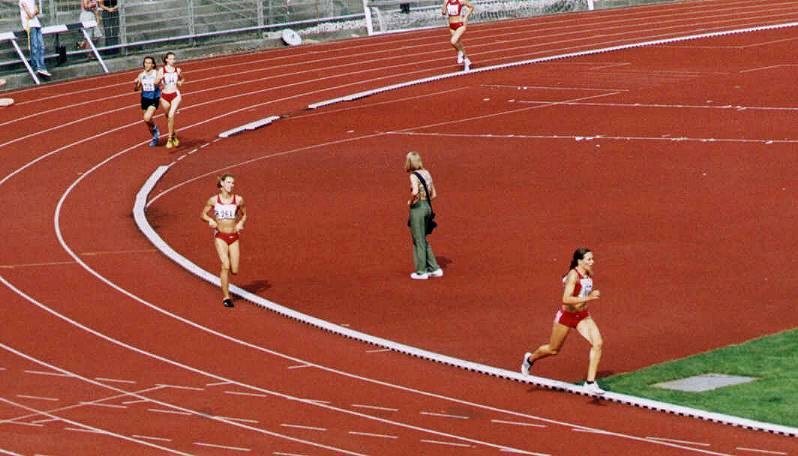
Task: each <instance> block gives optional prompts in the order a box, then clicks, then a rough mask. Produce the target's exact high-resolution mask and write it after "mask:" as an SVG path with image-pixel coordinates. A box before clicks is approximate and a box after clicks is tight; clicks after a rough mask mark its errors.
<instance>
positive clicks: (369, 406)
mask: <svg viewBox="0 0 798 456" xmlns="http://www.w3.org/2000/svg"><path fill="white" fill-rule="evenodd" d="M352 407H355V408H364V409H369V410H381V411H383V412H398V411H399V409H397V408H390V407H378V406H376V405H366V404H352Z"/></svg>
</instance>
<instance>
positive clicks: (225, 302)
mask: <svg viewBox="0 0 798 456" xmlns="http://www.w3.org/2000/svg"><path fill="white" fill-rule="evenodd" d="M222 305H223V306H225V307H235V304H233V300H232V299H230V298H225V299H223V300H222Z"/></svg>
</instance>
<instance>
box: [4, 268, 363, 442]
mask: <svg viewBox="0 0 798 456" xmlns="http://www.w3.org/2000/svg"><path fill="white" fill-rule="evenodd" d="M0 281H1V282H3V283H4V284H5V285H6V286H7V287H9V288H11V289H12V290H14V292H16V293H17V294H18V295H20V296H21V297H23V298H25V299H26V300H27V301H29V302H30V303H32V304H33V305H35V306H37V307H39V308H40V309H42V310H44V311H46V312H48V313H50V314H52V315H55V316H57V317H58V318H60V319H62V320H64V321H66V322H68V323H70V324H72V325H73V326H75V327H77V328H80V329H82V330H84V331H86V332H88V333H90V334H92V335H95V336H97V337H99V338H101V339H103V340H106V341H108V342H110V343H112V344H115V345H118V346H120V347H122V348H125V349H127V350H130V351H133V352H136V353H139V354H143V355H145V356H148V357H150V358H153V359H156V360H158V361H163V362H166V363H167V364H172V365H174V366H177V367H181V368H185V369H187V370H189V371H190V372H193V373H195V374H200V375H204V376H207V377H210V378H213V379H218V380H224V381H229V382H231V383H232V384H238V383H237V382H235V381H233V380H228V379H224V378H223V377H219V376H216V375H214V374H211V373H206V372H203V371H201V370H199V369H195V368H193V367H190V366H184V365H182V364H180V363H178V362H176V361H172V360H169V359H167V358H163V357H160V356H158V355H156V354H153V353H149V352H147V351H145V350H142V349H139V348H137V347H133V346H132V345H128V344H126V343H124V342H122V341H118V340H116V339H114V338H112V337H109V336H106V335H105V334H102V333H100V332H97V331H95V330H93V329H91V328H89V327H87V326H84V325H82V324H81V323H78V322H76V321H74V320H71V319H70V318H69V317H66V316H64V315H61V314H59V313H58V312H55V311H54V310H52V309H50V308H49V307H47V306H45V305H44V304H42V303H40V302H38V301H37V300H35V299H34V298H33V297H31V296H28V295H27V294H25V292H23V291H22V290H19V289H18V288H16V287H14V285H12V284H11V283H9V282H8V281H7V280H6V279H5V277H2V276H0ZM0 348H2V349H4V350H6V351H8V352H11V353H13V354H15V355H17V356H19V357H21V358H24V359H27V360H29V361H32V362H34V363H36V364H39V365H40V366H44V367H47V368H50V369H52V370H54V371H57V372H60V373H62V374H65V375H68V376H70V377H73V378H76V379H78V380H81V381H83V382H86V383H89V384H92V385H95V386H99V387H102V388H105V389H108V390H111V391H115V392H117V393H121V394H125V395H127V396H130V397H135V398H137V399H142V400H145V401H147V402H152V403H153V404H158V405H161V406H163V407H167V408H171V409H175V410H177V411H181V412H185V413H189V414H191V415H196V416H199V417H202V418H206V419H209V420H212V421H217V422H220V423H224V424H229V425H231V426H235V427H239V428H242V429H247V430H250V431H256V432H259V433H261V434H265V435H269V436H271V437H277V438H281V439H285V440H289V441H291V442H295V443H301V444H305V445H310V446H314V447H318V448H324V449H325V450H332V451H337V452H340V453H344V454H349V455H353V456H366V455H362V454H360V453H355V452H350V451H347V450H343V449H341V448H336V447H331V446H327V445H323V444H320V443H317V442H312V441H309V440H303V439H298V438H295V437H291V436H289V435H284V434H279V433H277V432H273V431H269V430H266V429H261V428H258V427H254V426H250V425H247V424H243V423H240V422H238V421H234V420H230V419H227V418H223V417H219V416H215V415H210V414H207V413H205V412H202V411H199V410H193V409H189V408H186V407H182V406H179V405H175V404H171V403H168V402H163V401H159V400H157V399H153V398H150V397H147V396H144V395H142V394H139V393H137V392H135V391H126V390H124V389H121V388H118V387H115V386H112V385H106V384H105V383H102V382H99V381H97V380H93V379H90V378H88V377H83V376H81V375H79V374H77V373H75V372H72V371H69V370H67V369H63V368H61V367H58V366H55V365H53V364H50V363H48V362H46V361H43V360H40V359H37V358H34V357H33V356H30V355H28V354H26V353H23V352H20V351H18V350H16V349H14V348H13V347H9V346H8V345H6V344H4V343H2V342H0ZM238 385H239V386H244V387H248V386H246V385H243V384H238ZM259 391H261V390H259ZM262 391H263V392H264V393H266V392H267V391H266V390H262ZM275 395H278V394H277V393H275ZM289 397H290V396H286V398H289ZM292 399H293V400H296V401H298V402H302V403H306V404H310V405H315V404H313V403H312V402H311V401H308V400H305V399H302V398H292ZM42 413H43V414H46V413H47V412H42ZM55 418H57V419H60V420H62V419H63V418H59V417H55ZM76 424H80V423H76Z"/></svg>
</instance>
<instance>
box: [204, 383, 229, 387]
mask: <svg viewBox="0 0 798 456" xmlns="http://www.w3.org/2000/svg"><path fill="white" fill-rule="evenodd" d="M229 384H230V382H213V383H207V384H205V386H221V385H229Z"/></svg>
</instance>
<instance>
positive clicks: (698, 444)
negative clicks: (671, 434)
mask: <svg viewBox="0 0 798 456" xmlns="http://www.w3.org/2000/svg"><path fill="white" fill-rule="evenodd" d="M646 438H647V439H651V440H656V441H659V442H671V443H682V444H684V445H695V446H704V447H708V446H712V445H710V444H709V443H703V442H691V441H689V440H676V439H669V438H665V437H646Z"/></svg>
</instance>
